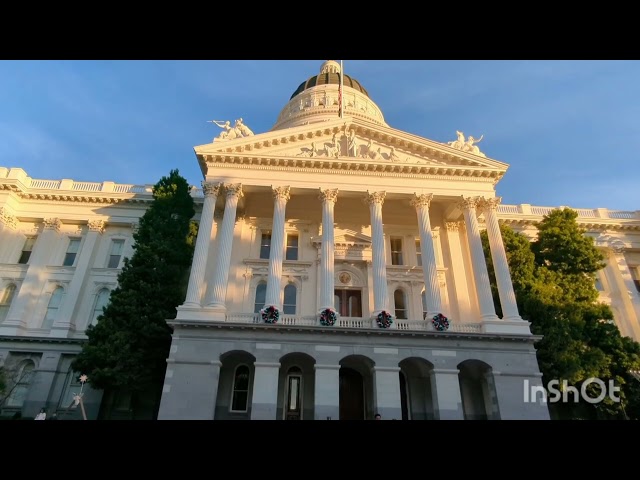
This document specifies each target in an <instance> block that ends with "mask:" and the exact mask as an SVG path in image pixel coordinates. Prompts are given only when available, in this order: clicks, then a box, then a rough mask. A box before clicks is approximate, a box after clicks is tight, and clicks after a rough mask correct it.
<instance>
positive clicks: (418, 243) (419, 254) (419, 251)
mask: <svg viewBox="0 0 640 480" xmlns="http://www.w3.org/2000/svg"><path fill="white" fill-rule="evenodd" d="M416 257H417V258H418V263H417V265H418V266H419V267H421V266H422V248H421V246H420V240H416Z"/></svg>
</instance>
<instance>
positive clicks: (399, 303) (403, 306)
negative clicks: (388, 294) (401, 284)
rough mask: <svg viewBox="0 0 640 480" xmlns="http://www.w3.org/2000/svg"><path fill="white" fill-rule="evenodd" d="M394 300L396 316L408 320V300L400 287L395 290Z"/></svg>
mask: <svg viewBox="0 0 640 480" xmlns="http://www.w3.org/2000/svg"><path fill="white" fill-rule="evenodd" d="M393 300H394V302H395V304H396V318H397V319H398V320H406V319H407V302H406V300H405V296H404V292H403V291H402V290H400V289H398V290H396V291H395V292H393Z"/></svg>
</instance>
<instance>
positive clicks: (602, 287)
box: [595, 276, 604, 293]
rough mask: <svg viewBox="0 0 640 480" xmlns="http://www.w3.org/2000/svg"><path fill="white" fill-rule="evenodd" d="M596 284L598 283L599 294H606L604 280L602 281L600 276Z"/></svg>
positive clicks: (597, 277)
mask: <svg viewBox="0 0 640 480" xmlns="http://www.w3.org/2000/svg"><path fill="white" fill-rule="evenodd" d="M595 283H596V289H597V290H598V291H599V292H603V293H604V285H602V280H600V277H599V276H596V280H595Z"/></svg>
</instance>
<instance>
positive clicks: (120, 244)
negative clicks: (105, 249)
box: [107, 239, 124, 268]
mask: <svg viewBox="0 0 640 480" xmlns="http://www.w3.org/2000/svg"><path fill="white" fill-rule="evenodd" d="M123 250H124V240H122V239H117V240H111V251H110V252H109V260H108V263H107V268H118V266H119V265H120V259H121V258H122V251H123Z"/></svg>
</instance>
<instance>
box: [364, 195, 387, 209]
mask: <svg viewBox="0 0 640 480" xmlns="http://www.w3.org/2000/svg"><path fill="white" fill-rule="evenodd" d="M386 196H387V192H373V193H371V192H369V191H367V193H366V195H365V196H364V199H363V201H364V203H366V204H367V205H373V204H379V205H380V206H382V205H383V204H384V199H385V197H386Z"/></svg>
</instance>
